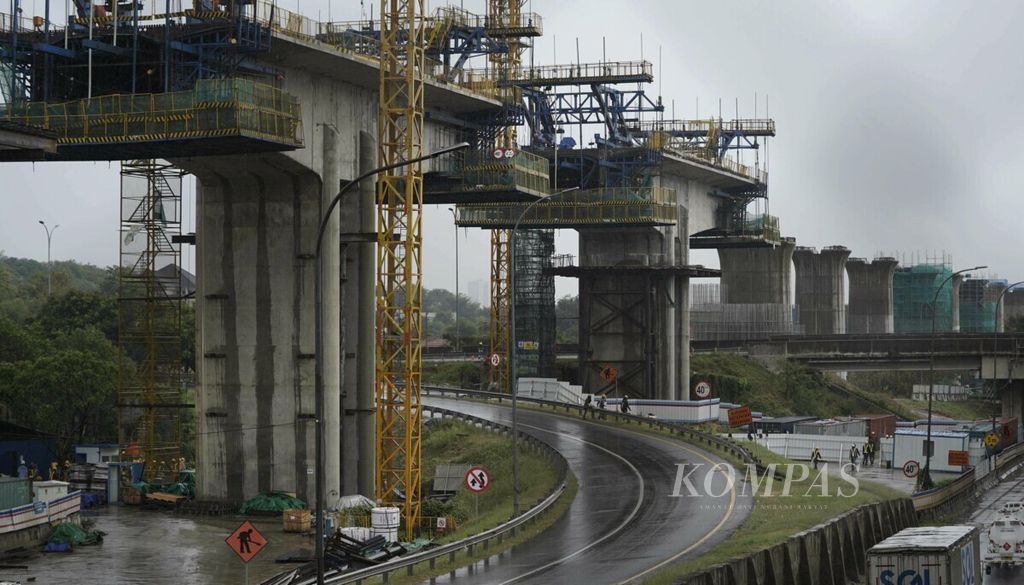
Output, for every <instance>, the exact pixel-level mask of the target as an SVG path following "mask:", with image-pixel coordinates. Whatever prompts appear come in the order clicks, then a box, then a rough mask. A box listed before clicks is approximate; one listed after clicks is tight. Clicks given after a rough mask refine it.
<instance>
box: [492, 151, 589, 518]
mask: <svg viewBox="0 0 1024 585" xmlns="http://www.w3.org/2000/svg"><path fill="white" fill-rule="evenodd" d="M556 152H557V150H556ZM556 168H557V167H556ZM577 189H579V187H570V188H568V189H563V190H561V191H555V192H554V193H552V194H550V195H545V196H544V197H540V198H537V199H534V200H533V201H531V202H530V204H529V205H527V206H526V208H525V209H523V211H522V213H520V214H519V217H518V218H517V219H516V223H515V224H514V225H513V226H512V232H511V234H510V235H509V239H508V240H509V241H508V244H509V247H510V248H511V250H510V252H509V254H510V256H511V259H512V260H511V262H510V269H509V273H508V280H509V290H511V291H512V302H511V303H509V309H508V312H509V319H508V320H509V324H510V326H509V338H510V339H509V347H510V348H511V349H510V350H509V352H508V354H509V355H508V369H509V379H510V380H511V383H512V517H513V518H514V517H516V516H518V515H519V423H518V421H519V418H518V412H519V409H518V407H517V403H518V401H517V399H516V395H517V394H518V393H517V392H516V379H517V378H518V376H517V375H516V232H517V231H518V230H519V223H520V222H522V221H523V218H524V217H526V214H527V213H529V211H530V210H531V209H533V208H534V207H535V206H536V205H537V204H538V203H540V202H541V201H548V200H550V199H554V198H555V197H558V196H559V195H562V194H564V193H568V192H570V191H576V190H577Z"/></svg>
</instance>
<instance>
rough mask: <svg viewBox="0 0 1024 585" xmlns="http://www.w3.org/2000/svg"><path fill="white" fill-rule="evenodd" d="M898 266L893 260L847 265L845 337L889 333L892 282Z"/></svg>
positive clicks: (855, 260)
mask: <svg viewBox="0 0 1024 585" xmlns="http://www.w3.org/2000/svg"><path fill="white" fill-rule="evenodd" d="M897 264H898V262H897V261H896V259H895V258H876V259H875V260H874V261H872V262H870V263H868V262H867V261H866V260H864V259H863V258H850V259H849V260H847V261H846V274H847V276H848V277H849V279H850V302H849V306H850V310H849V315H848V317H847V322H846V332H847V333H892V332H893V300H892V299H893V297H892V279H893V274H894V273H895V272H896V265H897Z"/></svg>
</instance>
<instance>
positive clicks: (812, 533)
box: [677, 499, 917, 585]
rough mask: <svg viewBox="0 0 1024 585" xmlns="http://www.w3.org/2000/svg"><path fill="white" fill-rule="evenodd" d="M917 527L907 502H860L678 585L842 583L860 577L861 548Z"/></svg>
mask: <svg viewBox="0 0 1024 585" xmlns="http://www.w3.org/2000/svg"><path fill="white" fill-rule="evenodd" d="M916 525H917V517H916V515H915V514H914V505H913V503H912V502H911V501H910V500H909V499H900V500H889V501H885V502H878V503H875V504H866V505H864V506H859V507H857V508H854V509H853V510H850V511H849V512H846V513H845V514H843V515H842V516H839V517H837V518H834V519H832V520H830V521H829V522H828V523H826V524H822V525H819V526H816V527H814V528H812V529H810V530H806V531H804V532H801V533H799V534H795V535H793V536H791V537H790V538H789V540H787V541H786V542H784V543H782V544H778V545H775V546H773V547H769V548H766V549H762V550H760V551H757V552H755V553H753V554H751V555H749V556H746V557H742V558H739V559H735V560H733V561H730V562H728V563H725V564H722V565H717V566H714V567H711V568H710V569H707V570H705V571H702V572H700V573H694V574H691V575H688V576H686V577H683V578H682V579H681V580H679V581H677V583H678V584H679V585H847V584H848V583H849V582H851V581H856V580H858V579H860V578H861V577H862V575H863V574H864V566H865V560H866V554H867V550H868V549H869V548H871V547H872V546H874V545H875V544H876V543H878V542H881V541H882V540H884V539H886V538H888V537H889V536H891V535H893V534H895V533H897V532H899V531H900V530H903V529H904V528H907V527H909V526H916Z"/></svg>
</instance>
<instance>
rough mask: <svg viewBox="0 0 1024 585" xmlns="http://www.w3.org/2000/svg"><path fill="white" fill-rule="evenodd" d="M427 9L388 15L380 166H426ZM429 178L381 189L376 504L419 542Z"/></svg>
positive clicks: (409, 176)
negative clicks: (392, 512) (393, 510)
mask: <svg viewBox="0 0 1024 585" xmlns="http://www.w3.org/2000/svg"><path fill="white" fill-rule="evenodd" d="M423 15H424V4H423V0H388V1H387V2H385V3H384V4H383V5H382V7H381V26H380V30H381V51H380V107H379V111H378V119H377V144H378V148H379V151H378V159H379V160H378V162H379V164H380V165H381V166H384V165H389V164H394V163H398V162H401V161H403V160H410V159H412V158H415V157H418V156H420V154H421V152H422V147H423V76H424V69H425V65H426V62H425V56H424V50H425V47H426V43H425V39H424V29H423V21H424V19H423V18H422V16H423ZM422 212H423V174H422V171H421V168H420V165H419V164H418V163H417V164H411V165H406V166H403V167H399V168H398V169H395V170H392V171H389V172H387V173H385V174H382V175H381V176H380V178H379V180H378V182H377V311H376V313H377V314H376V318H377V323H376V325H377V331H376V334H377V338H376V341H377V342H376V352H377V372H376V401H377V414H376V418H377V420H376V422H377V425H376V439H377V440H376V443H377V450H376V467H377V470H376V471H377V484H376V498H377V500H378V501H380V502H381V503H383V504H384V505H386V506H395V507H398V508H400V509H401V510H402V515H403V518H404V521H405V534H406V537H407V538H410V539H411V538H412V536H413V533H414V530H415V529H416V526H417V524H418V522H419V515H420V429H421V422H422V419H421V416H422V404H421V402H420V388H421V386H420V383H421V379H420V376H421V371H422V353H421V345H420V342H421V333H422V328H421V323H422V321H421V318H422V314H421V311H422V301H423V291H422V287H421V277H422V266H421V263H420V261H421V252H422V245H423V240H422V225H421V223H420V221H421V217H422Z"/></svg>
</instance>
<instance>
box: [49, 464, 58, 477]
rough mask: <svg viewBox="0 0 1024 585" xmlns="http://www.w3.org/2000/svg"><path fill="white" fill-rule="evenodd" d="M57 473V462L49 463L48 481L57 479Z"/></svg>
mask: <svg viewBox="0 0 1024 585" xmlns="http://www.w3.org/2000/svg"><path fill="white" fill-rule="evenodd" d="M58 473H59V472H58V471H57V462H56V461H51V462H50V481H54V480H56V479H59V478H58V477H57V475H58Z"/></svg>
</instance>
